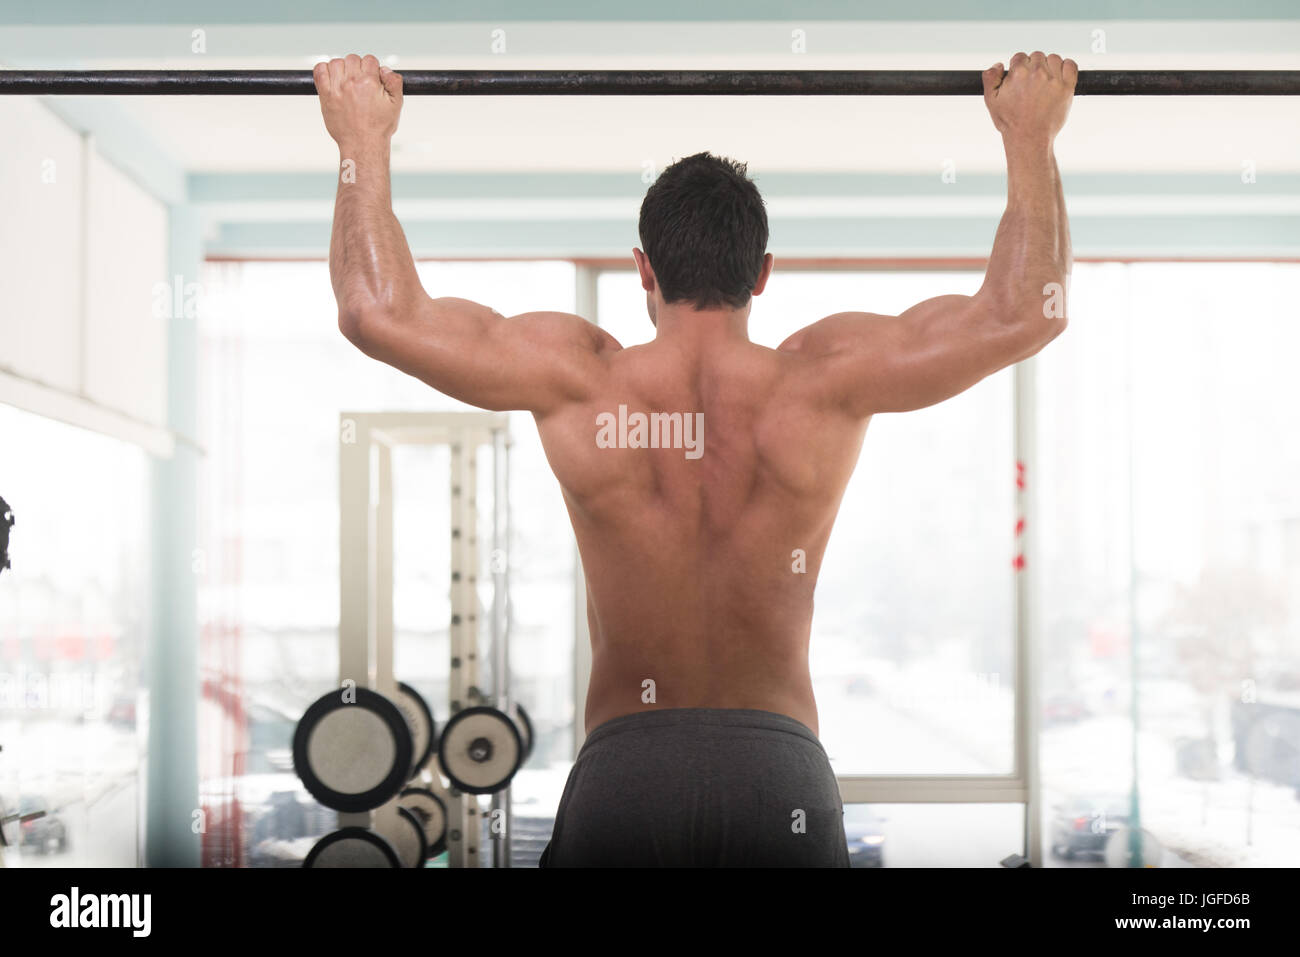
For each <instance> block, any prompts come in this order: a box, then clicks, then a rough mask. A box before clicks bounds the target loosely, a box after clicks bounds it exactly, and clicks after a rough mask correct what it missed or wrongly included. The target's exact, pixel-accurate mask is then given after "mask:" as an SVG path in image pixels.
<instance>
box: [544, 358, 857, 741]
mask: <svg viewBox="0 0 1300 957" xmlns="http://www.w3.org/2000/svg"><path fill="white" fill-rule="evenodd" d="M703 339H707V337H699V338H698V339H697V338H695V337H692V341H691V342H690V343H689V346H688V347H687V348H685V349H684V348H682V346H681V344H679V343H676V342H666V341H663V340H656V341H654V342H650V343H647V344H646V345H640V346H634V347H632V348H629V349H621V348H619V347H618V346H617V345H616V344H615V343H614V342H613V341H612V340H611V341H610V342H609V343H607V345H606V347H605V349H604V350H602V352H601V355H602V357H603V359H604V369H603V371H602V373H601V374H600V375H599V377H598V379H597V381H596V383H593V385H594V386H595V387H596V388H595V389H594V391H593V394H592V396H591V398H590V399H589V400H587V401H585V402H582V403H578V404H574V405H572V406H568V407H565V408H564V409H562V410H560V411H558V412H556V413H553V414H551V415H549V416H544V417H539V418H538V429H539V431H540V433H541V437H542V443H543V445H544V446H545V448H546V452H547V456H548V458H549V460H550V462H551V465H552V468H553V469H554V471H555V475H556V477H557V478H558V479H559V481H560V485H561V487H562V488H563V490H564V496H565V501H566V504H567V505H568V509H569V515H570V517H571V519H572V521H573V527H574V531H575V533H576V534H577V538H578V547H579V550H580V552H581V554H582V564H583V569H584V571H585V573H586V577H587V589H588V604H587V617H588V621H589V624H590V631H591V644H592V672H591V683H590V691H589V694H588V698H587V714H586V726H587V730H588V731H590V730H591V729H593V728H595V727H596V726H598V725H600V724H602V723H604V722H605V721H607V720H608V719H610V718H613V717H617V716H619V715H622V714H627V713H629V712H632V711H637V710H642V709H644V708H647V707H660V708H664V707H669V708H671V707H719V708H758V709H762V710H766V711H775V712H778V713H780V714H786V715H789V716H791V717H793V718H796V719H798V720H799V721H802V722H803V723H804V724H806V725H808V727H810V728H812V729H813V730H814V731H816V730H817V708H816V704H815V703H814V701H813V692H812V682H811V680H810V678H809V674H808V636H809V629H810V627H811V624H812V610H813V590H814V588H815V586H816V582H817V572H818V569H819V567H820V565H821V558H822V553H823V551H824V550H825V547H826V541H827V537H828V536H829V534H830V529H831V524H832V522H833V521H834V518H835V512H836V510H837V508H838V505H839V501H840V497H841V495H842V494H843V492H844V487H845V484H846V483H847V482H848V479H849V476H850V474H851V473H852V471H853V465H854V462H855V461H856V459H857V455H858V450H859V449H860V447H861V443H862V435H863V432H864V430H865V428H866V420H865V419H859V418H855V417H851V416H849V415H845V414H827V413H826V410H824V409H818V408H817V405H816V402H815V399H814V397H813V396H811V395H809V393H808V389H807V388H806V383H807V381H808V378H809V374H810V372H811V371H812V370H811V369H809V368H808V366H809V363H808V360H807V359H806V358H805V357H803V356H802V355H800V354H799V352H798V351H795V350H789V349H782V350H772V349H766V348H763V347H761V346H757V345H754V344H752V343H750V342H748V341H746V340H744V339H742V338H740V337H739V336H737V337H734V338H730V337H727V336H718V337H717V340H718V341H701V340H703ZM620 406H623V407H624V408H625V410H626V415H625V416H624V418H625V419H626V418H627V416H629V415H634V414H635V413H636V412H638V411H639V412H642V413H650V411H651V410H664V411H667V412H683V413H687V414H690V413H699V415H698V421H700V422H702V423H703V426H704V428H703V436H702V443H701V447H700V449H699V452H701V453H702V454H700V455H699V457H698V458H691V457H688V455H687V454H686V450H684V449H683V448H681V447H677V448H619V447H614V448H600V447H597V442H596V438H597V432H598V427H597V419H598V416H601V415H602V414H603V413H609V414H610V416H611V417H616V416H617V415H618V414H619V413H618V410H619V407H620ZM660 431H661V432H662V429H661V430H660ZM636 440H637V436H635V435H633V436H632V441H633V442H635V441H636ZM629 444H631V443H629ZM655 444H666V443H661V442H656V443H655ZM646 681H652V682H653V686H652V690H653V704H649V703H648V702H647V700H646V699H647V698H648V697H649V694H648V693H647V689H646V686H645V685H644V683H645V682H646Z"/></svg>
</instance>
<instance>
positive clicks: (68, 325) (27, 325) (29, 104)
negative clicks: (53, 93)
mask: <svg viewBox="0 0 1300 957" xmlns="http://www.w3.org/2000/svg"><path fill="white" fill-rule="evenodd" d="M0 126H2V127H3V128H4V129H5V130H6V132H7V135H6V149H5V150H3V151H0V402H6V403H9V404H11V405H16V406H19V407H21V408H26V409H28V410H30V411H33V412H37V413H39V414H42V415H47V416H51V417H54V418H59V419H62V420H64V421H70V422H72V423H73V424H75V425H80V426H83V427H87V428H91V429H94V430H95V431H100V432H107V433H110V434H117V435H119V436H120V437H125V438H129V439H131V440H133V441H143V443H144V444H146V445H149V446H152V447H154V449H155V451H159V450H160V449H159V446H160V445H163V444H165V443H162V442H160V441H159V439H158V435H156V434H153V433H155V432H161V429H162V427H163V426H164V425H165V424H166V412H167V410H166V384H167V378H166V335H167V325H166V321H165V320H164V319H158V318H155V317H154V316H153V308H152V307H153V300H154V286H155V284H156V283H159V282H165V281H167V278H168V277H167V272H168V268H167V257H168V221H167V209H166V207H165V206H164V205H162V204H161V203H159V202H158V201H157V200H155V199H154V198H153V197H151V196H150V195H149V194H148V193H147V192H145V190H143V189H141V188H140V187H139V186H138V185H136V184H135V183H134V182H132V181H131V180H130V179H128V178H127V177H126V176H125V175H124V174H123V173H121V172H120V171H119V170H118V169H117V168H116V167H114V166H112V165H111V164H109V163H108V162H107V161H105V160H104V159H103V158H102V157H101V156H99V155H98V153H96V151H95V149H94V145H93V142H90V141H87V140H85V139H84V138H83V137H82V135H81V134H80V133H78V132H77V131H75V130H73V129H71V128H69V127H68V126H67V125H66V124H65V123H63V122H62V121H61V120H59V119H57V118H56V117H54V116H53V115H52V114H50V113H49V112H48V111H47V110H46V109H45V108H43V107H42V106H41V105H39V104H38V103H37V102H35V101H33V100H29V99H25V98H17V97H6V98H4V99H3V101H0Z"/></svg>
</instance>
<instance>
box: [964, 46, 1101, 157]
mask: <svg viewBox="0 0 1300 957" xmlns="http://www.w3.org/2000/svg"><path fill="white" fill-rule="evenodd" d="M1078 79H1079V65H1078V64H1077V63H1075V62H1074V61H1073V60H1062V59H1061V58H1060V57H1059V56H1057V55H1056V54H1055V53H1053V54H1052V55H1051V56H1044V55H1043V54H1042V53H1040V52H1035V53H1033V54H1031V55H1026V54H1024V53H1017V54H1016V55H1015V56H1013V57H1012V58H1011V68H1010V69H1009V70H1003V68H1002V64H1001V63H995V64H994V65H993V66H991V67H989V68H988V69H987V70H985V71H984V105H985V106H987V107H988V108H989V115H990V116H992V117H993V125H994V126H996V127H997V128H998V129H999V130H1000V131H1001V132H1002V135H1003V136H1004V137H1017V138H1022V137H1031V138H1034V137H1036V138H1039V139H1046V140H1048V141H1049V142H1050V141H1051V140H1052V138H1053V137H1055V136H1056V134H1057V133H1058V132H1059V131H1060V129H1061V127H1062V126H1064V125H1065V117H1066V115H1067V114H1068V113H1069V112H1070V102H1071V101H1072V100H1073V99H1074V84H1075V81H1076V80H1078Z"/></svg>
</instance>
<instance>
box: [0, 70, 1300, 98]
mask: <svg viewBox="0 0 1300 957" xmlns="http://www.w3.org/2000/svg"><path fill="white" fill-rule="evenodd" d="M401 73H402V88H403V91H404V92H405V93H409V94H413V95H416V96H420V95H439V94H445V95H456V96H494V95H511V96H519V95H523V96H970V95H980V94H982V93H983V92H984V87H983V81H982V79H981V75H980V73H979V72H978V71H976V70H650V71H645V70H403V71H401ZM315 92H316V87H315V83H314V81H313V80H312V75H311V72H310V71H308V70H82V71H77V70H0V94H27V95H46V94H57V95H64V94H76V95H81V96H147V95H169V96H177V95H180V96H195V95H203V96H212V95H218V96H220V95H230V96H276V95H284V94H290V95H292V94H313V93H315ZM1075 93H1076V94H1079V95H1082V96H1296V95H1300V70H1085V71H1082V72H1080V73H1079V80H1078V83H1077V84H1076V86H1075Z"/></svg>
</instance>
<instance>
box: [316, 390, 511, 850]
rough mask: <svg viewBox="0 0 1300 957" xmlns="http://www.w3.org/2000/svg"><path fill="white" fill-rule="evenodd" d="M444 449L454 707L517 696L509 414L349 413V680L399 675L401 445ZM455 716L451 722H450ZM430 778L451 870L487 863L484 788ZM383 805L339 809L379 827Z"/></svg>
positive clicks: (345, 627)
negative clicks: (486, 455)
mask: <svg viewBox="0 0 1300 957" xmlns="http://www.w3.org/2000/svg"><path fill="white" fill-rule="evenodd" d="M402 445H424V446H430V445H445V446H447V447H448V448H449V450H450V453H451V467H450V474H449V487H450V498H451V534H450V539H449V549H450V555H451V575H450V592H451V620H450V623H449V633H450V645H451V649H450V654H451V662H450V664H451V667H450V672H449V673H450V679H449V701H450V704H451V714H455V713H456V712H457V711H459V710H461V709H463V708H466V707H470V706H471V705H475V704H479V703H482V702H483V701H485V700H487V699H488V698H490V699H492V702H493V704H495V706H496V707H497V708H500V709H502V710H506V709H507V708H508V707H509V703H510V659H509V643H510V601H509V593H510V577H509V568H510V560H509V549H510V510H509V474H510V473H509V468H510V465H509V461H510V436H509V418H508V416H506V415H505V414H504V413H498V412H343V413H341V414H340V416H339V683H340V685H342V683H343V682H344V681H348V680H351V681H355V682H356V683H357V684H358V685H360V686H363V687H368V688H370V689H371V690H373V691H377V692H379V693H380V694H382V695H385V696H387V697H390V698H391V697H393V696H395V694H396V679H395V677H394V673H393V636H394V624H393V544H394V541H393V450H394V449H395V448H397V447H398V446H402ZM480 448H487V449H490V451H491V454H492V492H493V494H492V498H493V503H492V526H491V527H492V552H491V556H490V558H491V561H490V566H489V567H490V570H491V575H492V604H491V610H490V615H489V633H490V637H491V645H490V654H491V660H492V688H491V694H490V695H487V694H485V693H484V692H483V690H482V689H481V687H480V684H479V662H480V659H479V654H478V650H479V641H478V639H479V617H480V616H479V608H480V602H479V594H478V577H479V541H478V501H477V498H478V497H477V490H478V465H477V457H478V456H477V452H478V450H479V449H480ZM443 723H445V719H444V721H443V722H440V725H441V724H443ZM431 777H432V780H431V781H426V782H424V786H427V787H430V788H432V789H433V790H434V791H436V792H440V793H441V794H442V796H443V797H444V800H445V802H446V803H447V807H448V815H447V818H448V820H447V852H448V863H449V865H450V866H451V867H479V866H481V865H482V863H483V854H482V849H481V848H480V846H479V844H480V841H479V838H480V834H481V833H482V821H481V820H480V817H481V816H483V815H482V814H481V809H480V807H479V803H478V798H477V796H475V795H473V794H463V793H460V792H458V791H450V792H449V791H448V790H446V788H445V786H444V785H443V784H442V783H441V779H440V777H439V775H438V773H437V770H436V769H435V770H433V772H432V774H431ZM510 810H511V809H510V788H509V787H506V788H505V789H504V790H502V791H498V792H497V793H495V794H493V795H492V799H491V808H490V812H489V813H490V814H492V815H499V816H500V817H501V818H502V819H503V821H504V830H503V832H502V833H501V834H500V837H499V838H493V835H492V834H491V833H489V839H491V840H492V863H493V866H494V867H509V866H510V832H511V825H512V821H511V820H510ZM381 813H393V814H395V813H396V811H395V810H392V809H391V808H389V807H385V808H381V809H379V810H377V811H363V812H357V813H345V812H340V813H339V826H340V827H348V826H357V827H365V828H369V827H370V826H371V824H372V820H373V815H376V814H381Z"/></svg>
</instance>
